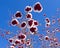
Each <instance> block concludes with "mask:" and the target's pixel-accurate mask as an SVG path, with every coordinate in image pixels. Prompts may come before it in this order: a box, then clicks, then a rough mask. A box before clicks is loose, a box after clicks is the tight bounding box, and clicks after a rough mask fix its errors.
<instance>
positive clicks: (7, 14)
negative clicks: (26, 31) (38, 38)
mask: <svg viewBox="0 0 60 48" xmlns="http://www.w3.org/2000/svg"><path fill="white" fill-rule="evenodd" d="M37 1H39V2H40V3H41V4H42V6H43V11H42V12H41V13H34V12H32V14H33V18H34V19H36V20H38V21H39V22H40V23H42V25H43V26H42V27H38V28H39V32H42V30H41V29H42V28H44V23H45V22H44V19H45V17H44V16H43V14H44V13H46V15H47V17H49V18H50V19H51V17H52V16H54V15H55V14H56V12H57V11H56V9H57V8H60V0H0V28H2V29H6V30H11V31H13V30H14V31H15V30H17V29H18V28H14V27H9V25H8V22H9V21H10V19H11V15H12V14H13V13H15V12H16V11H17V10H20V11H21V12H22V13H23V14H25V12H24V8H25V7H26V6H27V5H31V6H33V5H34V3H36V2H37ZM59 17H60V16H59ZM14 33H15V32H14ZM57 36H58V37H60V35H59V33H58V34H57ZM7 44H8V42H7V40H5V39H3V38H2V37H1V36H0V48H6V45H7Z"/></svg>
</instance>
